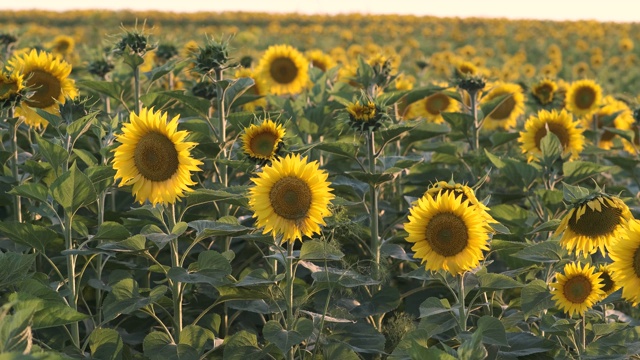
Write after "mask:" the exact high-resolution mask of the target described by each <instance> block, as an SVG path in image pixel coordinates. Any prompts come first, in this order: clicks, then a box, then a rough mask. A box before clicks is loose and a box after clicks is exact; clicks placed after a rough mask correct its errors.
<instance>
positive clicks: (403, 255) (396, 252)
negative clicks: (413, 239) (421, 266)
mask: <svg viewBox="0 0 640 360" xmlns="http://www.w3.org/2000/svg"><path fill="white" fill-rule="evenodd" d="M380 254H382V255H384V256H388V257H391V258H394V259H398V260H404V261H414V259H413V258H412V257H410V256H409V255H407V252H406V251H405V250H404V248H403V247H402V246H400V245H398V244H392V243H390V242H385V243H383V244H382V246H381V247H380Z"/></svg>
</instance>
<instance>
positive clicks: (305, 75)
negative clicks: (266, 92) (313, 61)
mask: <svg viewBox="0 0 640 360" xmlns="http://www.w3.org/2000/svg"><path fill="white" fill-rule="evenodd" d="M256 71H257V72H258V73H260V77H262V78H263V79H264V80H265V81H266V83H267V85H268V86H269V89H270V92H271V93H273V94H275V95H283V94H297V93H299V92H301V91H302V89H304V88H305V87H306V86H307V82H308V81H309V62H308V61H307V59H306V58H305V57H304V55H302V54H301V53H300V52H299V51H298V50H296V49H295V48H293V47H292V46H290V45H274V46H270V47H269V48H268V49H267V51H266V52H265V53H264V55H263V56H262V58H261V59H260V63H259V64H258V68H257V69H256Z"/></svg>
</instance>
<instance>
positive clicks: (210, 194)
mask: <svg viewBox="0 0 640 360" xmlns="http://www.w3.org/2000/svg"><path fill="white" fill-rule="evenodd" d="M242 198H244V195H243V194H236V193H230V192H227V191H224V190H210V189H196V190H194V191H190V192H188V193H187V196H186V200H187V207H191V206H196V205H202V204H207V203H210V202H214V201H220V202H222V203H232V204H235V205H237V202H233V201H229V200H238V199H242Z"/></svg>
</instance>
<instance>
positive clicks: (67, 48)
mask: <svg viewBox="0 0 640 360" xmlns="http://www.w3.org/2000/svg"><path fill="white" fill-rule="evenodd" d="M49 46H50V47H51V52H52V53H53V54H55V55H60V56H62V57H65V56H67V55H69V54H71V53H72V52H73V49H74V47H75V46H76V41H75V40H74V39H73V38H72V37H71V36H67V35H58V36H56V37H55V38H54V39H53V41H52V42H51V43H50V44H49Z"/></svg>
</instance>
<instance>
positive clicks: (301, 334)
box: [262, 318, 313, 353]
mask: <svg viewBox="0 0 640 360" xmlns="http://www.w3.org/2000/svg"><path fill="white" fill-rule="evenodd" d="M312 332H313V322H312V321H311V320H309V319H307V318H298V319H297V320H296V322H295V323H294V325H293V329H291V330H286V329H284V328H283V327H282V325H281V324H280V322H278V321H275V320H269V321H267V323H266V324H265V326H264V327H263V328H262V333H263V334H264V338H265V339H267V340H268V341H269V342H272V343H274V344H275V345H276V346H277V347H278V349H280V350H282V352H283V353H285V352H287V351H289V349H291V347H293V346H295V345H298V344H300V343H301V342H303V341H304V340H305V339H306V338H308V337H309V336H311V333H312Z"/></svg>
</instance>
